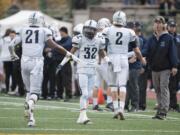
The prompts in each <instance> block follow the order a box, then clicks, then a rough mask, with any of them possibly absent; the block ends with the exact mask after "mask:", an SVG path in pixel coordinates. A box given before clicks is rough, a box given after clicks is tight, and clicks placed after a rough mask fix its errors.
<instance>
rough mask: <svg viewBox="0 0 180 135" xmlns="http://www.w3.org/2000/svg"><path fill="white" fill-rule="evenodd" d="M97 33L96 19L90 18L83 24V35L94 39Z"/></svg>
mask: <svg viewBox="0 0 180 135" xmlns="http://www.w3.org/2000/svg"><path fill="white" fill-rule="evenodd" d="M96 33H97V22H96V21H95V20H88V21H86V22H85V23H84V26H83V35H84V36H85V37H87V38H89V39H93V38H94V37H95V35H96Z"/></svg>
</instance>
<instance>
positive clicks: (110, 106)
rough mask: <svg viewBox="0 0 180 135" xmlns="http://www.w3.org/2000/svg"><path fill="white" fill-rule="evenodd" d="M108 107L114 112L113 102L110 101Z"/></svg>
mask: <svg viewBox="0 0 180 135" xmlns="http://www.w3.org/2000/svg"><path fill="white" fill-rule="evenodd" d="M106 108H107V109H108V110H111V111H112V112H114V107H113V103H108V104H107V105H106Z"/></svg>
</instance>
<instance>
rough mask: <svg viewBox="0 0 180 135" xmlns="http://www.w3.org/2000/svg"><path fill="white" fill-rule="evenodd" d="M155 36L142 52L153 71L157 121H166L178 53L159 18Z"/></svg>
mask: <svg viewBox="0 0 180 135" xmlns="http://www.w3.org/2000/svg"><path fill="white" fill-rule="evenodd" d="M153 29H154V32H155V34H153V35H152V36H151V37H150V38H149V39H148V42H147V44H146V48H145V49H144V50H143V51H142V53H143V55H145V56H146V57H147V60H148V61H149V64H150V67H151V69H152V81H153V85H154V88H155V91H156V95H157V103H158V109H157V113H156V115H155V117H153V118H155V119H161V120H164V119H165V118H166V115H167V112H168V109H169V87H168V85H169V77H170V73H172V75H173V76H174V75H175V74H176V73H177V65H178V59H177V51H176V46H175V45H174V40H173V37H172V36H171V35H170V34H169V33H168V32H167V31H166V26H165V19H164V18H163V17H162V16H157V17H156V18H155V20H154V25H153Z"/></svg>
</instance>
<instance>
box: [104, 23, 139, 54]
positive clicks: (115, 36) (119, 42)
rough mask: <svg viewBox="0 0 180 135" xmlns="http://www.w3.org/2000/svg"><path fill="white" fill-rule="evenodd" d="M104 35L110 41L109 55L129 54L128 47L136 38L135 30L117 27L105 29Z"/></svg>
mask: <svg viewBox="0 0 180 135" xmlns="http://www.w3.org/2000/svg"><path fill="white" fill-rule="evenodd" d="M103 35H105V37H106V38H107V39H108V40H109V43H108V47H107V51H108V54H125V55H126V54H128V45H129V43H130V42H132V41H135V38H136V34H135V32H134V31H133V30H131V29H128V28H124V27H115V26H111V27H109V28H106V29H104V31H103Z"/></svg>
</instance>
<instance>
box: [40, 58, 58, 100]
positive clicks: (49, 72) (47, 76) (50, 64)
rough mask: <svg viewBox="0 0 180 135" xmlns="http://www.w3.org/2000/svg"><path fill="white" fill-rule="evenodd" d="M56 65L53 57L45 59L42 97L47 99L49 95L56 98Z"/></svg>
mask: <svg viewBox="0 0 180 135" xmlns="http://www.w3.org/2000/svg"><path fill="white" fill-rule="evenodd" d="M55 72H56V65H55V61H53V60H52V59H45V61H44V71H43V75H44V76H43V83H42V97H43V98H44V99H46V98H47V97H48V96H50V97H51V98H54V96H55V84H56V83H55V82H56V75H55Z"/></svg>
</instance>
